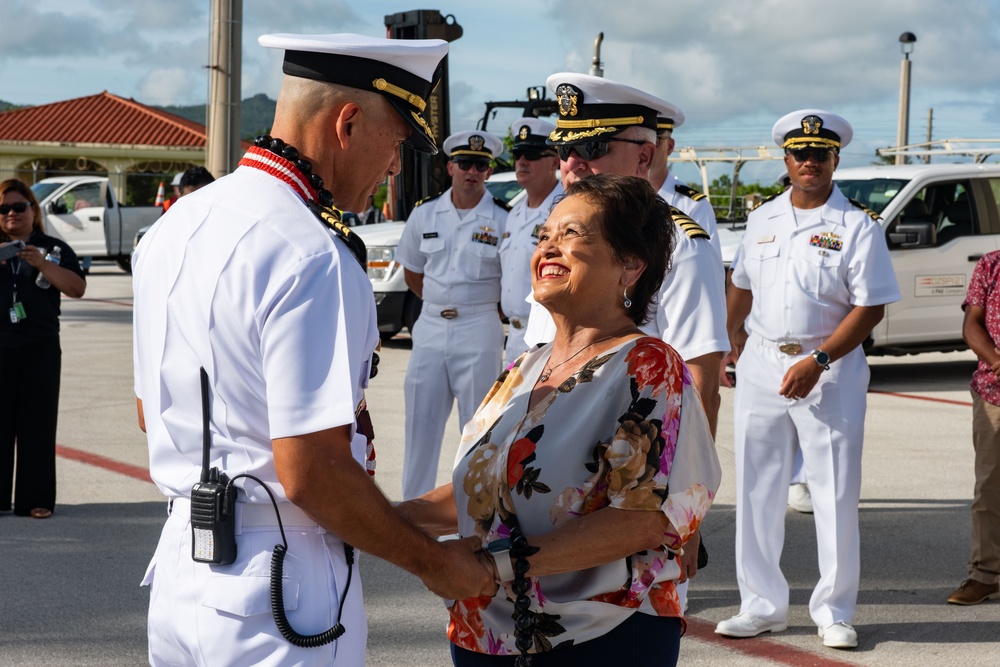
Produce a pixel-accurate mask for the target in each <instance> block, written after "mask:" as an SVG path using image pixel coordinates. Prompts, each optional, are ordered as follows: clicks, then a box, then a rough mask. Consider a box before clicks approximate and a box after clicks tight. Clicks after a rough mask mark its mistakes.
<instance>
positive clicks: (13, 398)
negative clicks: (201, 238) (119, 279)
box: [0, 179, 87, 519]
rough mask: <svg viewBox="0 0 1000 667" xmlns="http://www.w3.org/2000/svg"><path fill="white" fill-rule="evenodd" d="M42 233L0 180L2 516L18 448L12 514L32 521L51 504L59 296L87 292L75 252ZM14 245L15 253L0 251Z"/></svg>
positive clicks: (28, 204)
mask: <svg viewBox="0 0 1000 667" xmlns="http://www.w3.org/2000/svg"><path fill="white" fill-rule="evenodd" d="M42 229H43V227H42V212H41V210H39V207H38V200H37V199H35V195H34V193H33V192H32V191H31V189H30V188H29V187H28V186H27V185H25V184H24V183H23V182H22V181H19V180H17V179H10V180H6V181H3V182H0V257H4V256H5V257H6V259H3V260H0V313H3V314H0V511H5V510H10V501H11V491H12V488H11V487H12V482H13V480H14V477H15V470H14V451H15V448H16V450H17V470H16V479H17V485H16V489H14V494H13V495H14V514H17V515H19V516H32V517H35V518H37V519H44V518H47V517H49V516H52V511H53V510H54V509H55V504H56V417H57V416H58V414H59V375H60V372H61V368H62V351H61V349H60V347H59V301H60V298H61V297H60V294H65V295H66V296H71V297H74V298H80V297H81V296H83V293H84V290H86V288H87V283H86V281H85V280H84V278H83V271H82V270H81V269H80V264H79V262H78V261H77V258H76V254H75V253H74V252H73V250H72V249H71V248H70V247H69V246H68V245H66V244H65V243H64V242H63V241H61V240H60V239H56V238H53V237H51V236H47V235H45V234H44V233H42ZM18 242H20V243H21V244H23V247H20V248H19V249H18V251H17V253H16V254H14V255H12V256H8V255H6V254H5V253H4V250H5V248H7V249H8V250H9V245H10V244H11V243H15V244H16V243H18ZM54 248H58V249H59V250H58V252H55V253H53V252H52V251H53V249H54ZM46 256H48V259H46Z"/></svg>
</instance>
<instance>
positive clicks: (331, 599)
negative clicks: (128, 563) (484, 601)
mask: <svg viewBox="0 0 1000 667" xmlns="http://www.w3.org/2000/svg"><path fill="white" fill-rule="evenodd" d="M260 43H261V45H263V46H266V47H271V48H280V49H284V50H285V59H284V65H283V70H284V72H285V74H286V76H285V78H284V80H283V83H282V88H281V92H280V94H279V96H278V103H277V109H276V112H275V119H274V124H273V128H272V132H273V133H274V135H275V136H274V137H273V138H272V137H270V136H261V137H258V138H257V139H256V141H255V142H254V146H253V147H251V148H250V150H249V152H247V153H246V155H245V156H244V157H243V159H242V160H241V161H240V163H239V166H238V168H237V169H236V170H235V171H234V172H233V173H232V174H230V175H228V176H224V177H222V178H220V179H218V180H217V181H215V182H214V183H213V184H211V185H208V186H206V187H205V188H202V189H200V190H198V191H197V192H195V193H193V194H190V195H188V196H186V197H183V198H182V199H180V200H178V202H177V203H176V204H175V205H173V206H172V207H171V208H170V211H168V212H167V213H166V214H165V215H164V219H163V220H162V221H161V222H160V223H159V224H157V225H155V226H154V228H153V229H152V230H151V231H150V232H149V233H148V234H147V235H146V236H145V237H143V239H142V242H141V243H140V244H139V247H138V248H137V250H136V254H135V259H134V263H133V268H134V275H133V288H134V293H135V308H134V363H135V385H134V387H135V393H136V397H137V402H136V406H137V410H138V417H139V425H140V427H141V428H142V429H143V430H144V431H145V432H146V434H147V438H148V442H149V458H150V476H151V477H152V479H153V481H154V482H155V483H156V485H157V487H158V488H159V489H160V490H161V491H162V492H163V494H164V495H166V496H167V497H168V498H169V499H170V501H169V505H168V507H169V518H168V519H167V521H166V524H165V526H164V528H163V532H162V534H161V537H160V541H159V544H158V546H157V548H156V552H155V553H154V555H153V558H152V561H151V562H150V564H149V568H148V570H147V572H146V576H145V579H144V581H143V583H144V584H147V585H150V586H151V591H150V603H149V626H148V634H149V661H150V664H152V665H157V666H158V665H198V666H205V667H218V666H220V665H222V666H225V665H233V666H234V667H235V666H239V667H243V666H245V665H274V666H278V665H293V664H294V665H303V666H315V667H321V666H322V667H328V666H330V665H334V666H336V667H358V666H361V665H363V664H364V663H365V644H366V637H367V630H366V623H365V613H364V606H363V604H362V600H361V586H360V579H359V577H358V573H357V571H356V569H354V571H353V572H352V566H351V562H352V561H353V560H354V558H355V547H356V548H357V549H359V550H363V551H367V552H369V553H371V554H373V555H376V556H379V557H382V558H385V559H387V560H389V561H391V562H393V563H396V564H397V565H399V566H400V567H403V568H405V569H407V570H408V571H410V572H412V573H414V574H416V575H417V576H419V577H420V578H421V579H422V580H423V582H424V583H425V585H427V587H428V588H430V589H431V590H432V591H435V592H436V593H438V594H440V595H442V596H444V597H453V598H459V599H461V598H465V597H468V596H469V595H470V593H472V592H475V591H477V590H478V591H479V592H478V593H475V594H484V593H490V592H491V591H493V590H495V589H496V587H495V585H494V584H493V581H492V576H491V575H490V573H488V572H487V571H486V569H485V568H483V567H482V566H481V565H480V564H479V563H478V561H477V560H476V558H475V556H474V552H475V549H476V548H477V547H478V546H480V545H479V543H478V540H472V541H464V540H463V541H462V542H463V544H459V545H456V547H455V548H452V547H449V546H448V545H447V544H446V543H439V542H437V541H436V540H434V539H432V538H430V537H428V536H427V535H426V534H425V533H423V532H422V531H420V530H419V529H418V528H416V527H415V526H413V525H412V524H410V523H409V522H407V521H406V520H404V519H403V518H402V517H401V516H400V515H399V514H398V513H397V512H396V510H395V509H394V508H393V507H392V505H391V504H390V503H389V502H388V500H387V499H386V498H385V497H384V496H383V495H382V494H381V492H380V491H379V490H378V488H377V487H376V486H375V484H374V482H373V481H372V480H371V477H370V476H369V474H368V473H367V472H366V465H365V464H366V462H367V460H368V456H367V443H368V436H370V433H369V434H366V433H365V430H367V429H366V428H365V422H366V420H365V419H364V413H363V409H362V408H363V405H364V402H363V401H364V398H363V391H364V388H365V387H366V386H367V384H368V379H369V377H370V375H371V368H372V365H373V356H372V355H373V352H374V350H375V346H376V345H377V343H378V331H377V326H376V313H375V303H374V299H373V297H372V291H371V283H370V282H369V281H368V279H367V276H366V274H365V268H364V262H365V259H364V254H365V251H364V244H363V243H360V241H359V239H358V238H357V237H356V236H355V235H354V234H353V233H351V232H350V230H349V229H347V228H346V226H344V225H343V224H341V223H340V222H339V216H338V214H337V211H336V210H334V209H332V208H331V207H332V206H333V205H336V206H338V207H339V208H341V209H344V210H358V209H360V208H361V207H363V205H364V203H365V199H366V198H367V196H368V194H369V193H370V192H371V191H372V190H373V189H374V188H375V187H377V185H378V184H379V183H380V182H381V181H382V180H384V179H385V178H386V176H388V175H392V174H395V173H397V172H398V171H399V150H400V145H401V144H402V143H410V144H411V145H413V146H414V147H415V148H417V149H420V150H425V151H434V150H435V147H434V142H433V137H432V136H430V134H429V133H428V132H427V129H426V127H427V126H426V123H425V122H424V120H423V118H422V117H421V116H420V115H419V114H420V111H421V110H422V108H423V106H424V99H425V98H426V96H427V95H428V94H429V93H430V91H431V88H432V81H433V79H434V72H435V70H436V69H437V67H438V64H439V63H440V61H441V59H442V58H443V57H444V56H445V54H446V53H447V44H446V43H445V42H443V41H441V40H426V41H424V40H419V41H414V40H396V39H392V40H389V39H381V38H369V37H363V36H360V35H346V34H340V35H309V36H303V35H264V36H263V37H261V38H260ZM279 137H280V138H279ZM327 188H328V189H327ZM199 368H204V369H205V371H206V372H207V375H208V384H209V389H208V392H207V397H208V404H209V405H210V422H209V431H210V439H211V449H210V459H211V463H210V465H211V466H214V467H218V468H220V469H221V471H222V472H224V473H225V474H227V475H228V476H229V478H230V479H232V480H233V481H234V484H235V487H236V498H235V500H236V503H235V507H234V508H233V510H232V514H230V515H229V516H230V519H229V521H230V525H234V526H235V534H236V536H235V542H236V554H235V561H234V562H232V563H231V564H225V563H222V564H212V563H206V562H196V561H194V560H193V554H192V525H191V501H190V496H191V492H192V486H193V485H194V484H196V483H197V482H198V481H199V478H200V473H201V459H202V405H201V392H200V383H199ZM240 475H253V476H254V477H255V478H257V479H259V480H260V482H258V481H254V480H250V479H248V478H245V477H243V478H239V479H234V478H237V477H238V476H240ZM262 483H263V484H266V485H267V487H269V488H270V490H271V492H273V494H274V496H275V499H276V500H277V501H278V502H277V504H278V511H280V515H281V519H282V521H283V522H284V533H283V534H282V533H280V532H279V529H278V524H277V521H276V518H275V509H273V508H272V505H271V502H270V497H269V495H268V492H267V491H266V490H265V488H264V487H263V486H262ZM286 537H287V545H288V551H287V558H285V560H284V573H283V574H284V577H283V580H284V586H283V591H284V607H285V609H286V610H287V617H288V621H289V622H290V625H291V628H292V630H294V631H295V632H298V633H301V634H302V635H313V634H318V633H321V632H323V631H325V630H327V629H328V628H331V627H332V626H333V625H334V624H335V623H340V624H342V625H343V626H344V628H346V632H345V633H344V634H342V635H341V636H340V637H339V638H338V639H336V640H335V641H333V642H331V643H323V642H319V644H322V645H317V646H315V647H309V648H307V647H304V646H302V642H301V641H299V640H298V638H296V637H294V635H291V634H290V633H288V634H285V633H281V632H279V630H278V627H277V624H276V621H275V618H274V617H272V610H271V604H270V600H269V570H270V566H271V561H272V550H273V549H274V547H275V545H276V544H280V543H282V541H283V540H284V539H285V538H286ZM348 545H353V547H352V546H348ZM205 555H207V556H211V554H205ZM352 574H353V576H352ZM286 636H289V637H291V639H295V640H296V643H293V642H292V641H291V640H290V639H286Z"/></svg>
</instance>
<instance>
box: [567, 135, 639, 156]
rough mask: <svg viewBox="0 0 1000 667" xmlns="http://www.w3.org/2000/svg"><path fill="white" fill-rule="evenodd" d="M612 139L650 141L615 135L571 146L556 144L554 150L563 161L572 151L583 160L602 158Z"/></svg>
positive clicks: (606, 152)
mask: <svg viewBox="0 0 1000 667" xmlns="http://www.w3.org/2000/svg"><path fill="white" fill-rule="evenodd" d="M612 141H624V142H625V143H628V144H638V145H640V146H641V145H642V144H648V143H650V142H648V141H643V140H642V139H619V138H617V137H611V138H610V139H598V140H596V141H588V142H586V143H583V144H573V145H572V146H566V145H563V146H557V147H556V150H557V151H558V152H559V159H560V160H562V161H563V162H565V161H566V160H568V159H569V156H570V155H572V154H573V153H574V152H575V153H576V154H577V155H579V156H580V158H581V159H583V160H596V159H597V158H602V157H604V156H605V155H607V154H608V153H610V152H611V142H612Z"/></svg>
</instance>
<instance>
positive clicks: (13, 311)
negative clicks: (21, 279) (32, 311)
mask: <svg viewBox="0 0 1000 667" xmlns="http://www.w3.org/2000/svg"><path fill="white" fill-rule="evenodd" d="M20 268H21V262H20V261H18V260H17V259H16V258H15V259H13V260H11V262H10V270H11V272H12V273H13V274H14V275H13V281H12V282H13V283H14V293H13V296H12V297H11V303H12V304H13V305H12V306H11V307H10V323H11V324H17V323H18V322H20V321H21V320H23V319H24V318H26V317H27V315H26V314H25V313H24V304H23V303H21V302H20V301H18V300H17V274H18V271H19V270H20Z"/></svg>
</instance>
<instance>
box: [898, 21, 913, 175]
mask: <svg viewBox="0 0 1000 667" xmlns="http://www.w3.org/2000/svg"><path fill="white" fill-rule="evenodd" d="M916 42H917V36H916V35H914V34H913V33H912V32H904V33H903V34H902V35H900V36H899V50H900V51H902V52H903V63H902V70H901V72H900V74H899V124H898V126H897V127H898V128H899V129H898V132H897V133H896V145H897V146H905V145H907V144H908V143H910V54H911V53H913V45H914V44H916ZM896 164H906V156H905V155H903V154H902V153H897V154H896Z"/></svg>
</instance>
